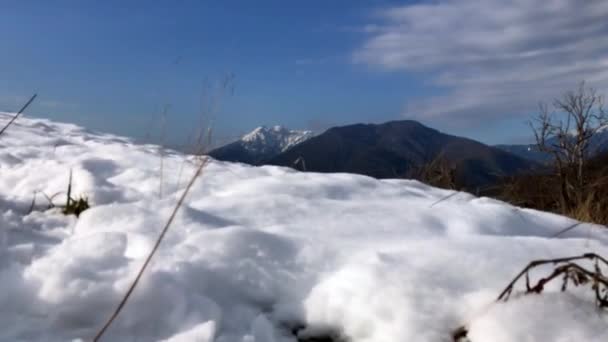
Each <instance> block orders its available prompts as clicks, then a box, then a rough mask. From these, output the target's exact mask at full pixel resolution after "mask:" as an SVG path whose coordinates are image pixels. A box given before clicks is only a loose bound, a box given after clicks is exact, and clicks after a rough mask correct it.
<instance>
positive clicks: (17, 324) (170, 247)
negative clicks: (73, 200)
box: [0, 114, 608, 342]
mask: <svg viewBox="0 0 608 342" xmlns="http://www.w3.org/2000/svg"><path fill="white" fill-rule="evenodd" d="M7 120H8V115H6V114H0V125H2V124H4V123H5V122H6V121H7ZM163 163H164V171H163V173H164V174H163V180H164V182H163V186H162V187H163V191H162V192H163V194H162V196H159V179H160V175H159V172H160V168H159V165H160V159H159V148H158V147H157V146H153V145H137V144H135V143H133V142H132V141H131V140H129V139H126V138H122V137H118V136H114V135H109V134H99V133H94V132H90V131H87V130H86V129H83V128H81V127H77V126H75V125H70V124H61V123H55V122H51V121H48V120H42V119H33V118H27V117H24V118H20V119H19V120H18V121H17V122H16V123H15V125H14V126H12V127H11V128H10V129H9V130H8V131H7V132H6V133H5V135H3V136H1V137H0V208H1V210H0V340H2V341H66V340H79V339H81V340H90V339H91V338H92V336H94V335H95V332H96V331H97V330H98V329H99V328H100V327H101V326H102V325H103V323H104V322H105V319H107V317H108V316H109V314H110V313H111V311H112V310H113V309H114V307H115V306H116V305H117V303H118V302H119V300H120V298H121V296H122V295H123V294H124V292H125V291H126V289H127V287H128V286H129V284H130V282H131V281H132V280H133V278H134V276H135V274H136V272H137V270H138V268H139V267H140V266H141V264H142V262H143V259H144V258H145V256H146V254H147V253H148V251H149V250H150V248H151V246H152V244H153V242H154V240H155V239H156V237H157V234H158V233H159V231H160V230H161V229H162V226H163V224H164V222H165V221H166V219H167V217H168V215H169V214H170V212H171V210H172V208H173V206H174V205H175V202H176V198H177V197H178V196H179V194H180V192H181V190H182V189H183V187H184V185H185V183H186V181H187V178H188V177H190V175H191V174H192V172H193V169H194V168H193V167H194V164H193V159H192V158H191V157H189V156H185V155H181V154H179V153H176V152H167V153H165V157H164V162H163ZM70 169H71V170H72V172H73V177H74V178H73V190H72V192H73V193H74V194H76V195H84V196H87V197H88V198H89V199H90V201H91V204H92V208H91V209H89V210H87V211H85V212H84V213H83V214H82V215H81V216H80V217H79V218H78V219H76V218H75V217H73V216H64V215H62V214H61V213H60V212H59V211H58V210H52V209H51V210H46V208H47V205H48V203H47V202H46V200H45V199H44V196H41V195H40V194H42V192H44V193H45V194H47V195H49V196H50V195H52V194H55V193H60V192H62V191H65V190H66V188H67V183H68V175H69V172H70ZM35 192H36V193H38V195H37V196H36V198H37V199H36V202H35V204H34V207H33V209H34V210H33V211H32V212H29V209H30V207H31V205H32V199H33V197H34V193H35ZM448 195H450V192H449V191H445V190H440V189H436V188H432V187H428V186H426V185H423V184H421V183H418V182H415V181H408V180H383V181H379V180H375V179H372V178H367V177H364V176H357V175H348V174H314V173H299V172H295V171H293V170H290V169H287V168H280V167H250V166H246V165H241V164H231V163H221V162H216V161H212V162H211V163H210V164H209V165H208V166H207V167H206V169H205V170H204V174H203V176H202V177H201V178H200V179H198V180H197V182H196V183H195V185H194V188H193V189H192V191H191V193H190V195H189V197H188V200H187V203H186V204H185V205H184V206H183V207H182V208H181V210H180V211H179V213H178V216H177V218H176V220H175V222H174V224H173V226H172V228H171V230H170V231H169V234H168V235H167V237H166V239H165V241H164V242H163V244H162V245H161V248H160V250H159V253H158V254H157V255H156V256H155V257H154V260H153V263H152V265H151V267H150V268H149V269H148V272H147V273H146V275H145V276H144V278H143V280H142V283H140V286H139V287H138V288H137V289H136V290H135V293H134V295H133V297H132V298H131V300H130V302H129V303H128V304H127V306H126V309H125V310H124V311H123V312H122V314H121V315H120V316H119V318H118V320H117V321H116V322H115V324H114V325H113V326H112V327H111V328H110V330H109V332H108V334H107V335H106V336H105V340H107V341H174V342H175V341H203V342H211V341H216V342H237V341H238V342H288V341H291V342H295V341H297V339H296V338H295V337H294V336H293V334H292V333H291V330H292V329H293V328H294V327H295V326H302V327H305V329H303V330H302V331H300V333H301V334H303V335H305V334H312V333H315V331H323V330H330V331H336V332H339V333H340V334H342V335H343V336H344V338H345V340H346V341H352V342H390V341H395V342H403V341H433V342H434V341H449V340H450V338H451V337H450V332H451V329H453V328H456V327H457V326H459V325H461V324H463V323H468V324H469V327H470V332H469V336H470V338H471V340H472V341H474V342H484V341H485V342H488V341H492V342H507V341H562V342H565V341H607V340H608V329H607V327H608V316H607V315H606V314H604V313H603V312H601V311H599V310H598V309H597V308H596V307H595V306H594V302H593V297H592V294H591V292H590V291H583V290H576V291H571V292H565V293H562V292H559V288H552V287H551V288H548V289H547V290H546V292H545V293H544V294H543V295H539V296H522V297H520V298H517V299H514V300H511V301H509V302H507V303H504V304H497V305H489V304H491V303H493V301H494V300H495V298H496V296H497V295H498V293H499V291H500V290H501V289H502V288H503V287H504V286H505V285H506V284H507V283H508V282H509V281H510V280H511V279H512V278H513V276H514V275H515V274H516V273H517V272H519V271H520V270H521V268H522V267H523V266H525V265H526V264H527V263H528V262H529V261H530V260H532V259H537V258H552V257H560V256H568V255H576V254H581V253H584V252H588V251H594V252H596V253H599V254H604V255H608V248H606V246H607V245H606V243H607V241H608V240H607V238H606V235H605V233H604V232H603V231H602V230H601V229H600V228H598V227H593V226H590V225H582V226H580V227H578V228H577V229H575V230H572V231H570V232H568V233H567V234H564V235H563V236H561V237H560V238H551V236H552V235H554V234H555V233H556V232H558V231H559V230H561V229H563V228H564V227H567V226H568V225H570V224H572V222H573V221H572V220H570V219H567V218H564V217H561V216H557V215H553V214H549V213H543V212H537V211H532V210H525V209H520V208H516V207H513V206H510V205H507V204H505V203H502V202H499V201H495V200H492V199H488V198H476V197H474V196H471V195H469V194H465V193H459V194H456V195H454V196H452V197H450V198H449V199H447V200H445V201H442V202H440V203H437V201H439V200H440V199H442V198H445V197H446V196H448ZM62 198H63V197H62V196H58V197H56V198H55V200H56V201H58V202H60V201H61V200H62Z"/></svg>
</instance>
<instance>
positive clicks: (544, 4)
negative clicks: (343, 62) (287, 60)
mask: <svg viewBox="0 0 608 342" xmlns="http://www.w3.org/2000/svg"><path fill="white" fill-rule="evenodd" d="M364 31H365V32H367V34H368V38H367V40H366V41H365V43H364V44H363V45H362V46H361V47H360V48H359V49H358V50H357V51H356V52H355V54H354V57H353V58H354V60H355V62H357V63H364V64H369V65H373V66H378V67H381V68H383V69H387V70H406V71H426V72H431V74H432V75H434V77H433V79H432V84H433V85H435V86H437V87H440V88H442V89H445V90H446V92H445V94H444V95H440V96H434V97H429V98H426V99H423V100H419V101H415V102H413V103H409V104H408V105H407V108H406V111H407V114H408V115H416V116H419V117H424V118H433V117H436V118H437V117H439V118H443V117H445V116H452V117H454V118H455V119H462V120H467V119H469V120H470V119H479V118H482V117H483V118H494V119H496V118H504V116H505V115H509V114H510V115H517V114H529V113H530V112H531V111H533V110H534V109H535V108H536V104H537V103H538V102H539V101H541V100H550V99H552V98H554V97H555V96H557V95H559V94H561V93H562V92H563V91H565V90H567V89H570V88H573V87H574V86H576V84H577V83H578V82H580V81H581V80H583V79H584V80H586V81H587V82H588V83H589V84H591V85H592V86H594V87H596V88H598V89H599V90H600V91H602V92H604V93H606V90H608V1H606V0H535V1H532V0H484V1H478V0H460V1H449V0H438V1H433V2H429V3H422V4H416V5H407V6H401V7H394V8H389V9H386V10H383V11H381V12H379V13H378V20H377V22H375V23H370V24H369V25H368V26H366V27H365V29H364Z"/></svg>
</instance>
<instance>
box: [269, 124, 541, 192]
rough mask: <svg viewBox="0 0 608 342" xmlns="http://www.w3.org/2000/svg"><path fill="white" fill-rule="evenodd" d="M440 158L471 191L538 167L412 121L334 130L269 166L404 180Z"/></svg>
mask: <svg viewBox="0 0 608 342" xmlns="http://www.w3.org/2000/svg"><path fill="white" fill-rule="evenodd" d="M440 155H441V156H443V158H445V159H446V160H448V161H449V162H450V163H451V164H453V165H454V167H455V169H456V176H457V177H458V179H459V181H460V182H461V183H463V184H467V185H468V186H471V187H475V186H483V185H488V184H491V183H493V182H495V181H496V180H497V179H499V178H500V177H503V176H510V175H514V174H517V173H522V172H526V171H529V170H532V169H534V168H536V167H537V166H538V164H537V163H535V162H533V161H530V160H527V159H524V158H522V157H519V156H516V155H514V154H511V153H508V152H506V151H503V150H501V149H498V148H495V147H491V146H487V145H485V144H482V143H480V142H477V141H474V140H471V139H467V138H462V137H456V136H452V135H448V134H444V133H441V132H439V131H437V130H435V129H432V128H429V127H426V126H424V125H422V124H421V123H419V122H416V121H412V120H403V121H391V122H387V123H384V124H354V125H348V126H343V127H334V128H331V129H329V130H327V131H326V132H324V133H322V134H320V135H318V136H315V137H313V138H310V139H308V140H306V141H304V142H302V143H300V144H298V145H296V146H294V147H293V148H290V149H289V150H287V151H285V152H283V153H281V154H279V155H277V156H276V157H274V158H272V159H270V160H269V161H268V164H273V165H282V166H290V167H294V166H295V167H297V168H302V166H303V165H305V168H306V170H307V171H314V172H348V173H358V174H363V175H368V176H372V177H376V178H401V177H405V176H407V174H408V172H409V171H411V170H412V169H413V168H415V167H419V166H422V165H424V164H426V163H428V162H430V161H431V160H433V159H435V158H437V157H438V156H440ZM294 163H295V164H297V165H294Z"/></svg>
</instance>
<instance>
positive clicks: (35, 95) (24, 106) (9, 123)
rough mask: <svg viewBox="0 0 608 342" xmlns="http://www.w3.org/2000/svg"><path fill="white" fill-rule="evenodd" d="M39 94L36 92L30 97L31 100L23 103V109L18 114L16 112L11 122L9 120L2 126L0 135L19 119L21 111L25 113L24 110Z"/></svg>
mask: <svg viewBox="0 0 608 342" xmlns="http://www.w3.org/2000/svg"><path fill="white" fill-rule="evenodd" d="M37 96H38V94H34V95H33V96H32V97H31V98H30V99H29V101H27V102H26V103H25V105H23V107H21V109H20V110H19V111H18V112H17V114H15V116H13V117H12V118H11V119H10V120H9V122H8V123H7V124H6V125H4V127H2V130H0V135H2V133H4V131H6V129H7V128H8V127H9V126H10V125H12V124H13V122H14V121H15V120H17V118H18V117H19V115H21V113H23V112H24V111H25V110H26V109H27V107H29V106H30V105H31V104H32V102H34V100H35V99H36V97H37Z"/></svg>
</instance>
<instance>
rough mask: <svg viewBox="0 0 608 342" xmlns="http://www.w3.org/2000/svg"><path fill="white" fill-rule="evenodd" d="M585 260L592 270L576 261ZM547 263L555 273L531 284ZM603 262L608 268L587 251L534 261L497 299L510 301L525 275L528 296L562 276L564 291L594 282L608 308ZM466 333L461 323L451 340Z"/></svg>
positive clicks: (601, 304) (599, 300)
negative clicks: (534, 274) (534, 271)
mask: <svg viewBox="0 0 608 342" xmlns="http://www.w3.org/2000/svg"><path fill="white" fill-rule="evenodd" d="M582 260H589V261H592V262H594V267H593V270H588V269H586V268H584V267H582V266H580V265H579V264H577V263H576V262H577V261H582ZM548 264H552V265H555V268H554V269H553V272H551V273H550V274H549V275H548V276H546V277H543V278H540V279H539V280H538V281H537V282H536V283H535V284H534V285H531V284H530V271H531V270H532V269H534V268H536V267H539V266H542V265H548ZM600 264H601V265H603V266H604V267H608V260H606V259H605V258H603V257H602V256H600V255H598V254H595V253H586V254H583V255H578V256H572V257H566V258H556V259H542V260H534V261H531V262H530V263H529V264H528V265H527V266H526V267H524V269H523V270H522V271H521V272H519V273H518V274H517V275H516V276H515V278H513V280H512V281H511V282H510V283H509V284H508V285H507V287H505V289H504V290H503V291H502V292H501V293H500V295H499V296H498V298H497V299H496V302H506V301H508V300H509V298H510V296H511V294H512V293H513V290H514V289H515V285H517V283H518V282H519V281H520V280H521V279H522V278H525V285H526V290H525V291H524V292H523V294H525V295H528V294H540V293H542V292H543V290H544V289H545V286H546V285H547V284H548V283H550V282H552V281H554V280H555V279H558V278H561V279H562V281H563V282H562V287H561V290H562V291H566V290H567V288H568V284H569V283H572V284H574V286H580V285H586V284H591V289H592V290H593V291H594V292H595V299H596V303H597V305H598V306H599V307H600V308H608V277H606V276H605V275H604V274H603V273H602V268H601V267H600ZM467 333H468V329H467V327H466V325H462V326H460V327H458V328H457V329H456V330H454V331H453V332H452V339H453V340H454V341H455V342H462V341H467V340H466V338H467Z"/></svg>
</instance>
